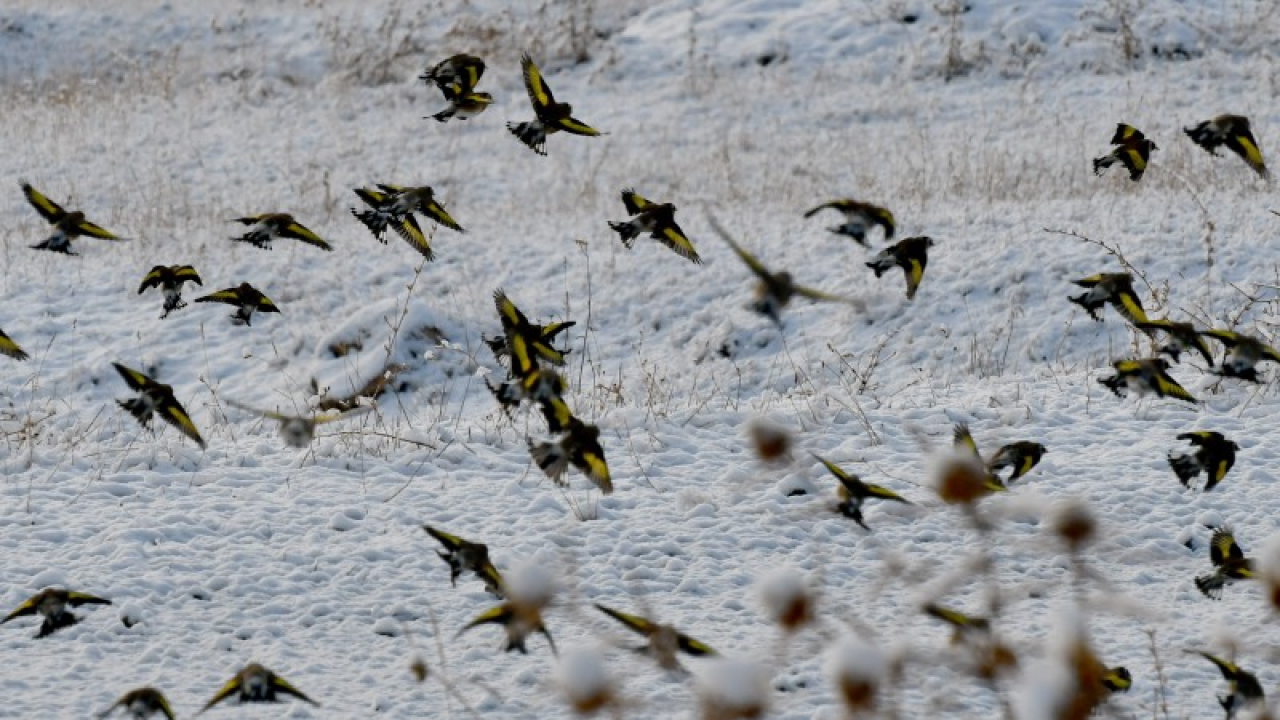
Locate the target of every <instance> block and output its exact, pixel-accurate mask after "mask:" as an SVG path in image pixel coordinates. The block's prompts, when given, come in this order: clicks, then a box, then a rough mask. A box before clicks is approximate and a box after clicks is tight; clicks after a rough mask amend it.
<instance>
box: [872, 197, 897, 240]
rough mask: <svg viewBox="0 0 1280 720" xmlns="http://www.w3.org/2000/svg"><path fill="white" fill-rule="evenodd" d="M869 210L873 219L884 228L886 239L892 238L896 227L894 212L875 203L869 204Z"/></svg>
mask: <svg viewBox="0 0 1280 720" xmlns="http://www.w3.org/2000/svg"><path fill="white" fill-rule="evenodd" d="M867 212H868V213H869V214H870V215H871V218H872V220H874V221H875V222H876V223H878V224H879V225H880V227H882V228H884V239H885V240H888V239H890V238H892V237H893V231H894V229H895V228H896V224H895V222H894V219H893V213H891V212H889V211H888V210H886V209H885V208H882V207H876V206H875V205H871V206H868V207H867Z"/></svg>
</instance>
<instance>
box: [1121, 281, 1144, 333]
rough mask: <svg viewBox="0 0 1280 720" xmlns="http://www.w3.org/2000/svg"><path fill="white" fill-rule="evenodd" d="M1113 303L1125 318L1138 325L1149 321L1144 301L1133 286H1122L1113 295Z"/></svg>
mask: <svg viewBox="0 0 1280 720" xmlns="http://www.w3.org/2000/svg"><path fill="white" fill-rule="evenodd" d="M1112 304H1113V305H1115V308H1116V310H1117V311H1118V312H1119V313H1120V314H1121V315H1123V316H1124V319H1125V320H1128V321H1129V322H1131V323H1133V324H1134V325H1137V324H1138V323H1145V322H1146V321H1147V313H1146V311H1145V310H1143V309H1142V302H1141V301H1140V300H1138V296H1137V295H1135V294H1134V293H1133V291H1132V288H1121V289H1119V290H1117V291H1116V293H1115V294H1114V295H1113V296H1112Z"/></svg>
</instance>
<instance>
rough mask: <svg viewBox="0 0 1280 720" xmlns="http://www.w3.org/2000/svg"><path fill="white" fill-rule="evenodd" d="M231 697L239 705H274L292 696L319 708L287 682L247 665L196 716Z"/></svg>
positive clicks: (254, 664) (272, 673)
mask: <svg viewBox="0 0 1280 720" xmlns="http://www.w3.org/2000/svg"><path fill="white" fill-rule="evenodd" d="M233 695H234V696H235V697H236V700H237V701H238V702H240V703H274V702H280V698H279V695H292V696H293V697H296V698H298V699H299V700H301V701H303V702H307V703H310V704H312V705H314V706H316V707H320V703H318V702H316V701H315V700H312V699H311V698H309V697H307V696H306V695H305V694H303V692H302V691H301V690H299V689H298V688H296V687H294V686H293V685H292V684H290V683H289V681H288V680H285V679H284V678H282V677H280V676H279V675H277V674H275V673H274V672H271V671H270V670H268V669H266V668H265V667H263V666H261V665H259V664H258V663H249V664H248V665H246V666H244V668H243V669H241V670H240V672H238V673H236V675H235V677H233V678H231V679H230V680H228V681H227V684H226V685H223V686H222V689H221V690H219V691H218V692H217V694H216V695H214V696H213V699H211V700H210V701H209V702H208V703H206V704H205V706H204V707H203V708H200V712H198V713H196V715H201V714H203V713H204V712H205V711H206V710H208V709H209V708H211V707H213V706H214V705H217V704H218V703H220V702H222V701H223V700H226V699H227V698H229V697H231V696H233Z"/></svg>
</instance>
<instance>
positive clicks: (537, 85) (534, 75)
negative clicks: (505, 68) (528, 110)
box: [520, 53, 556, 111]
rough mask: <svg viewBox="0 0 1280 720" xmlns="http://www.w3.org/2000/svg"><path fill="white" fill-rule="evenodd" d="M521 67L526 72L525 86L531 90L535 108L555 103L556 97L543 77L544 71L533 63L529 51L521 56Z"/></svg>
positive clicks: (539, 108) (530, 98)
mask: <svg viewBox="0 0 1280 720" xmlns="http://www.w3.org/2000/svg"><path fill="white" fill-rule="evenodd" d="M520 69H521V71H522V72H523V73H524V88H525V90H527V91H528V92H529V102H531V103H533V109H534V110H535V111H537V110H541V109H543V108H547V107H549V106H551V105H554V104H555V102H556V98H555V96H554V95H552V94H551V88H549V87H547V81H546V80H543V79H542V71H541V70H539V69H538V66H537V65H535V64H533V58H531V57H529V53H525V54H524V55H522V56H520Z"/></svg>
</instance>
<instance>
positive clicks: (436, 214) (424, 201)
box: [351, 183, 466, 260]
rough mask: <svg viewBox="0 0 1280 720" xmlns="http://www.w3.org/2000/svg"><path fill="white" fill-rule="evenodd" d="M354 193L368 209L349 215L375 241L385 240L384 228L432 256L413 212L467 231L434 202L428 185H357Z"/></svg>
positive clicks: (458, 230)
mask: <svg viewBox="0 0 1280 720" xmlns="http://www.w3.org/2000/svg"><path fill="white" fill-rule="evenodd" d="M355 194H356V195H357V196H358V197H359V198H360V199H361V200H363V201H364V204H365V205H368V206H369V209H368V210H356V209H355V208H352V209H351V214H352V215H354V216H355V218H356V219H357V220H359V221H360V222H361V223H363V224H364V226H365V227H367V228H369V232H371V233H373V236H374V237H375V238H377V239H378V242H380V243H382V244H383V245H385V244H386V243H387V228H391V229H392V230H395V232H396V234H397V235H399V236H400V237H401V238H403V239H404V241H405V242H407V243H409V246H410V247H412V248H413V249H414V250H417V251H418V252H419V253H421V254H422V257H424V258H426V259H427V260H434V259H435V252H434V251H432V249H431V243H430V241H429V240H428V239H427V236H426V235H425V234H424V233H423V232H422V228H421V227H420V226H419V225H418V220H417V219H416V218H415V217H414V216H413V214H414V213H421V214H422V215H423V216H425V217H428V218H430V219H432V220H434V221H436V222H437V223H439V224H441V225H443V226H445V227H447V228H449V229H450V230H455V231H457V232H460V233H465V232H466V230H463V229H462V226H461V225H459V224H458V222H457V221H456V220H454V219H453V217H452V216H451V215H449V213H448V212H446V211H445V209H444V208H443V207H441V206H440V203H438V202H436V194H435V190H433V189H432V188H431V187H430V186H426V185H424V186H421V187H402V186H400V185H383V184H381V183H379V184H378V185H377V189H376V190H375V189H372V188H356V189H355Z"/></svg>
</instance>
